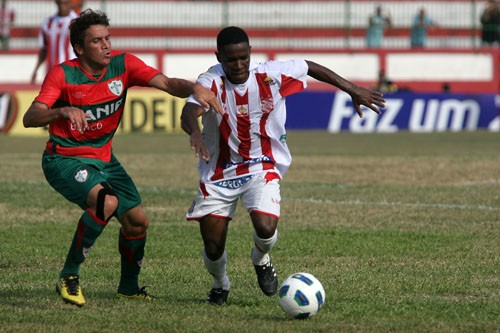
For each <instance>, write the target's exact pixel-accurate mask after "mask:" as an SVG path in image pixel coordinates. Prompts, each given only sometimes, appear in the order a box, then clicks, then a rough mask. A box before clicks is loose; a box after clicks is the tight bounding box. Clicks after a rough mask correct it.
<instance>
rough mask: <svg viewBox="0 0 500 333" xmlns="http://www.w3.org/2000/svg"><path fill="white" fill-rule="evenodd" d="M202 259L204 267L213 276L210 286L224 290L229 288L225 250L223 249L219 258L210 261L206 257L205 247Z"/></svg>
mask: <svg viewBox="0 0 500 333" xmlns="http://www.w3.org/2000/svg"><path fill="white" fill-rule="evenodd" d="M203 261H204V262H205V268H206V269H207V271H208V272H209V273H210V274H211V275H212V276H213V277H214V282H213V284H212V288H222V289H224V290H229V288H230V287H231V284H230V282H229V278H228V276H227V274H226V263H227V253H226V251H224V253H223V254H222V255H221V256H220V258H219V259H217V260H215V261H212V260H210V259H209V258H208V257H207V254H206V253H205V249H203Z"/></svg>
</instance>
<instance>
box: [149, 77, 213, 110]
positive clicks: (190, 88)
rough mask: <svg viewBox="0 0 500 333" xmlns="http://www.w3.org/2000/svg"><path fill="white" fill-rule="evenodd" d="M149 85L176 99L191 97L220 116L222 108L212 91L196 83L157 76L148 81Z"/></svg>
mask: <svg viewBox="0 0 500 333" xmlns="http://www.w3.org/2000/svg"><path fill="white" fill-rule="evenodd" d="M149 85H150V86H151V87H154V88H157V89H160V90H163V91H165V92H167V93H169V94H170V95H173V96H177V97H182V98H186V97H188V96H189V95H193V97H194V98H195V99H196V100H197V101H198V102H200V104H201V105H203V106H204V107H206V108H212V109H214V110H215V111H216V112H217V113H219V114H222V107H221V106H220V104H219V102H218V101H217V98H216V96H215V94H214V93H213V91H211V90H210V89H208V88H205V87H203V86H202V85H200V84H198V83H193V82H191V81H188V80H184V79H178V78H172V77H166V76H165V75H163V74H159V75H156V76H155V77H154V78H152V79H151V81H149Z"/></svg>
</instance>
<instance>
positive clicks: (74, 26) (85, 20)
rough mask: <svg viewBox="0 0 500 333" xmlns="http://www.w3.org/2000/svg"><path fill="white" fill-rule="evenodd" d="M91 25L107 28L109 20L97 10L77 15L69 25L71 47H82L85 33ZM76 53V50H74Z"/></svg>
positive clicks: (87, 10) (85, 11)
mask: <svg viewBox="0 0 500 333" xmlns="http://www.w3.org/2000/svg"><path fill="white" fill-rule="evenodd" d="M92 25H104V26H106V27H109V19H108V16H107V15H106V13H104V12H101V11H99V10H93V9H86V10H84V11H83V12H81V13H80V15H78V17H77V18H75V19H74V20H73V21H71V24H70V25H69V38H70V41H71V46H73V49H75V45H80V46H83V40H84V38H85V31H86V30H87V29H88V28H89V27H90V26H92ZM75 53H76V50H75Z"/></svg>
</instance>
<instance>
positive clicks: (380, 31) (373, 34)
mask: <svg viewBox="0 0 500 333" xmlns="http://www.w3.org/2000/svg"><path fill="white" fill-rule="evenodd" d="M391 25H392V23H391V18H390V17H389V15H385V16H384V15H383V13H382V7H381V6H377V7H376V8H375V13H374V14H373V15H372V16H370V18H369V21H368V29H367V30H366V45H367V46H368V47H381V46H382V40H383V38H384V31H385V29H386V28H390V27H391Z"/></svg>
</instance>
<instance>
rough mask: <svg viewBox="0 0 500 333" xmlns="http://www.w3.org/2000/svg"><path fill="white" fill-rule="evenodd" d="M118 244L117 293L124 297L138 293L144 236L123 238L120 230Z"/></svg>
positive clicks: (144, 242)
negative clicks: (119, 257)
mask: <svg viewBox="0 0 500 333" xmlns="http://www.w3.org/2000/svg"><path fill="white" fill-rule="evenodd" d="M118 244H119V249H120V254H121V276H120V285H119V286H118V292H119V293H120V294H124V295H133V294H136V293H137V292H138V291H139V273H140V271H141V265H142V259H143V258H144V247H145V245H146V235H145V234H144V236H139V237H125V236H124V235H123V234H122V232H121V230H120V236H119V241H118Z"/></svg>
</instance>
